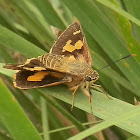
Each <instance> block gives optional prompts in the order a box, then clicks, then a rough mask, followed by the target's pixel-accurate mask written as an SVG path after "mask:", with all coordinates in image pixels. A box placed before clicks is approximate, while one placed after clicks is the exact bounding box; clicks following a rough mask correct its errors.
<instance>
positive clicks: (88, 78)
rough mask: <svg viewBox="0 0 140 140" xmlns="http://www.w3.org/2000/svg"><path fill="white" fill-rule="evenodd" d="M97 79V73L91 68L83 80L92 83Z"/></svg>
mask: <svg viewBox="0 0 140 140" xmlns="http://www.w3.org/2000/svg"><path fill="white" fill-rule="evenodd" d="M98 79H99V74H98V72H97V71H96V70H92V71H91V72H90V73H88V74H87V75H86V76H85V81H87V82H90V83H94V82H96V81H97V80H98Z"/></svg>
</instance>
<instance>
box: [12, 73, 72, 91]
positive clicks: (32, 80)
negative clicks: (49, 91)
mask: <svg viewBox="0 0 140 140" xmlns="http://www.w3.org/2000/svg"><path fill="white" fill-rule="evenodd" d="M70 81H71V79H70V78H69V77H67V76H66V75H64V74H62V73H59V72H57V73H56V72H52V71H29V70H20V71H18V72H17V73H15V75H14V86H15V87H16V88H19V89H31V88H39V87H47V86H54V85H59V84H62V83H65V82H70Z"/></svg>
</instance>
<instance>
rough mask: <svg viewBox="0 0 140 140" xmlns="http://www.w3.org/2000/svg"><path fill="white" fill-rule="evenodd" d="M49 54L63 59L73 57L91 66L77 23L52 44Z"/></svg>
mask: <svg viewBox="0 0 140 140" xmlns="http://www.w3.org/2000/svg"><path fill="white" fill-rule="evenodd" d="M50 53H53V54H56V55H62V56H64V57H70V56H74V58H75V59H79V60H80V59H82V60H84V61H86V62H87V63H88V64H89V65H91V56H90V53H89V50H88V45H87V42H86V39H85V37H84V34H83V31H82V29H81V25H80V24H79V23H78V22H74V23H73V24H71V25H70V26H69V27H68V28H67V29H66V30H65V31H64V32H63V33H62V34H61V35H60V36H59V37H58V40H57V41H56V42H55V43H54V45H53V47H52V49H51V50H50Z"/></svg>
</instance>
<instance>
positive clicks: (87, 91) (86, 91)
mask: <svg viewBox="0 0 140 140" xmlns="http://www.w3.org/2000/svg"><path fill="white" fill-rule="evenodd" d="M83 93H84V94H85V95H86V96H88V97H89V104H90V110H91V114H93V109H92V93H91V91H90V89H89V90H87V89H83Z"/></svg>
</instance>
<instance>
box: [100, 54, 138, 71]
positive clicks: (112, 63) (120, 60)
mask: <svg viewBox="0 0 140 140" xmlns="http://www.w3.org/2000/svg"><path fill="white" fill-rule="evenodd" d="M131 56H136V55H135V54H130V55H127V56H125V57H123V58H121V59H118V60H116V61H114V62H113V63H116V62H118V61H121V60H123V59H126V58H129V57H131ZM113 63H112V64H113ZM108 66H110V65H109V64H108V65H106V66H104V67H103V68H101V69H99V70H98V71H101V70H102V69H104V68H106V67H108Z"/></svg>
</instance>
